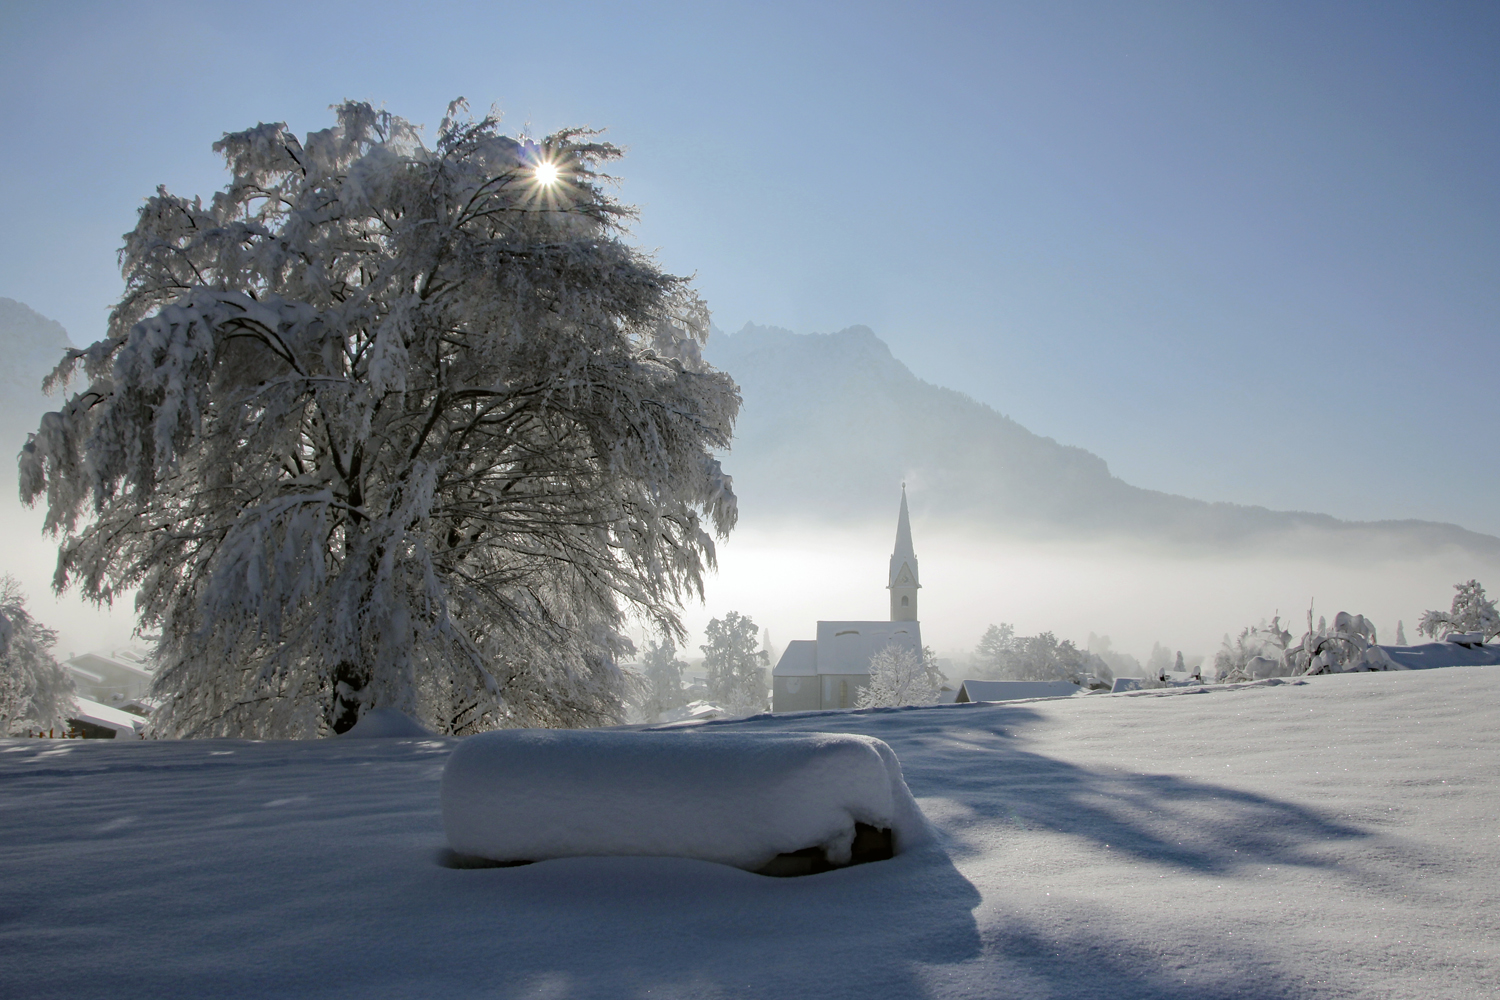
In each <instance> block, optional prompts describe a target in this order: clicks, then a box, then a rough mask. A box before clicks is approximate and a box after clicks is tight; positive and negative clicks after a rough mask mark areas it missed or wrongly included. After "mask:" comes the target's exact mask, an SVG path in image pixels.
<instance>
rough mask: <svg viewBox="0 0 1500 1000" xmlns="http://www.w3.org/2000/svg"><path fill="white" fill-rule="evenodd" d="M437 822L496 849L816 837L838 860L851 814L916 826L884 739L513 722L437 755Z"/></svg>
mask: <svg viewBox="0 0 1500 1000" xmlns="http://www.w3.org/2000/svg"><path fill="white" fill-rule="evenodd" d="M442 804H443V828H444V830H445V831H446V832H447V834H448V844H449V846H450V847H452V848H453V850H455V851H457V852H458V853H460V854H468V855H474V856H477V857H481V858H489V859H491V860H494V861H539V860H543V859H547V858H567V857H578V856H588V855H616V856H619V855H636V856H647V857H651V856H654V857H671V858H699V859H702V860H704V861H717V862H719V863H721V864H726V865H733V866H735V867H736V868H744V869H745V870H747V871H754V870H756V869H758V868H762V867H764V866H765V865H766V864H767V863H768V862H769V861H770V860H771V859H772V858H774V857H776V855H778V854H783V853H788V854H789V853H791V852H794V851H800V850H802V849H803V848H807V847H822V848H823V849H824V853H825V854H826V855H827V857H828V860H829V861H832V862H833V863H834V864H847V863H848V861H849V857H850V847H851V845H852V844H853V843H854V824H855V823H857V822H858V823H868V824H870V825H871V826H873V827H876V828H878V829H882V830H890V831H891V832H892V834H893V835H894V840H895V846H896V850H897V852H900V851H904V850H909V849H911V848H913V847H915V846H917V845H919V844H921V843H922V842H923V841H924V840H926V839H928V829H927V823H926V821H925V820H924V819H923V818H922V814H921V811H920V810H919V809H918V808H917V804H916V803H915V802H913V801H912V797H911V792H910V791H908V790H907V787H906V782H905V781H903V780H902V779H901V765H900V764H899V763H898V762H897V761H896V755H895V754H894V753H892V752H891V748H890V747H888V746H886V745H885V744H884V743H882V742H881V741H880V740H877V739H872V738H870V737H868V736H854V735H849V734H839V733H775V732H769V733H768V732H733V731H731V732H725V731H723V730H722V729H716V728H708V727H699V728H698V729H697V730H696V731H691V732H689V733H686V734H684V733H682V732H620V731H618V730H609V729H572V730H559V729H511V730H501V731H498V732H490V733H482V734H480V735H478V736H473V737H470V738H469V739H466V740H464V741H463V742H462V743H461V744H460V745H459V747H458V749H457V750H455V751H454V752H453V754H452V756H451V757H449V758H448V765H447V767H446V768H445V770H444V772H443V786H442Z"/></svg>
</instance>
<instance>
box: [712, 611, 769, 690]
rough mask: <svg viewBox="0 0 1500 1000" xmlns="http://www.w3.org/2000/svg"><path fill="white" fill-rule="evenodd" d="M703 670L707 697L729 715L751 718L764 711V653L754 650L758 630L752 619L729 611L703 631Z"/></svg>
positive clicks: (758, 636)
mask: <svg viewBox="0 0 1500 1000" xmlns="http://www.w3.org/2000/svg"><path fill="white" fill-rule="evenodd" d="M704 637H705V638H707V639H708V643H707V644H706V645H703V646H700V647H699V648H700V649H702V650H703V669H704V670H705V671H706V672H707V674H708V694H709V697H710V698H711V699H712V700H714V701H715V702H717V703H719V704H720V705H723V706H724V707H725V708H726V709H728V711H729V713H730V714H731V715H754V714H755V713H757V712H764V711H766V709H767V705H766V698H767V687H766V661H767V659H768V656H767V654H766V652H765V650H760V649H756V648H755V647H756V644H757V643H758V642H759V639H760V629H759V628H757V627H756V624H755V622H754V621H752V620H751V619H749V618H747V617H745V616H744V615H742V614H740V613H739V612H738V611H731V612H729V614H727V615H725V616H724V617H723V618H715V619H713V620H711V621H710V622H709V623H708V627H707V628H706V629H705V630H704Z"/></svg>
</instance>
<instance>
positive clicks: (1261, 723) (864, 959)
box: [0, 667, 1500, 1000]
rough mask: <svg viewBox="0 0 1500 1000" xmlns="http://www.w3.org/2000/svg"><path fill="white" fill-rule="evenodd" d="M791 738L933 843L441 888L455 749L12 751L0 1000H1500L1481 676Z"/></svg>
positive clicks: (503, 871)
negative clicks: (852, 860)
mask: <svg viewBox="0 0 1500 1000" xmlns="http://www.w3.org/2000/svg"><path fill="white" fill-rule="evenodd" d="M1199 690H1200V689H1171V690H1166V691H1161V692H1156V691H1151V692H1143V693H1139V694H1130V695H1102V694H1101V695H1089V696H1085V697H1075V698H1067V699H1055V700H1047V701H1035V702H1020V703H1014V702H1013V703H1005V704H979V705H956V706H941V707H935V708H920V709H895V710H890V709H885V710H872V711H868V712H837V713H809V714H806V715H797V716H791V717H781V718H760V719H752V720H746V721H743V722H739V723H728V724H719V723H714V724H709V725H708V726H704V727H700V728H698V729H697V730H696V731H693V730H691V729H690V730H688V731H677V732H669V733H663V734H661V736H662V738H679V739H682V740H684V741H691V740H695V739H701V738H702V737H704V736H709V735H713V734H717V733H727V734H733V733H767V732H772V733H774V732H781V733H798V732H830V731H833V732H846V733H855V734H860V735H868V736H873V737H875V738H877V739H880V740H882V741H884V742H885V743H887V744H889V745H890V746H891V747H892V749H893V750H894V751H895V752H896V754H897V755H898V756H899V758H900V760H901V764H902V771H903V773H904V775H905V780H906V782H907V784H908V785H909V786H910V788H911V790H912V792H913V793H914V795H915V796H916V800H917V802H918V803H919V804H920V805H921V807H922V810H923V812H924V813H925V814H926V816H927V818H928V819H929V820H930V821H931V822H932V824H933V826H934V828H935V830H936V836H935V837H934V838H933V839H932V840H930V841H929V842H928V843H927V844H925V845H922V846H920V847H918V848H916V849H914V850H911V851H905V852H903V853H900V854H898V855H897V856H896V857H895V858H893V859H891V860H889V861H883V862H878V863H875V864H866V865H858V866H854V867H850V868H846V869H841V870H837V871H833V872H828V873H825V874H821V875H814V876H811V877H807V878H789V879H773V878H765V877H762V876H759V875H754V874H751V873H748V872H744V871H741V870H738V869H735V868H732V867H727V866H725V865H719V864H712V863H708V862H704V861H698V860H689V859H681V858H645V857H588V858H566V859H559V860H553V861H545V862H542V863H539V864H533V865H527V866H523V867H516V868H492V869H480V870H455V869H450V868H445V867H442V866H441V865H440V864H439V863H438V862H437V859H436V854H437V853H438V852H439V851H440V850H441V849H442V847H443V845H444V844H445V838H444V833H443V829H442V824H441V818H440V811H439V787H440V781H441V776H442V773H443V768H444V765H445V763H446V761H447V760H448V758H449V757H450V755H451V754H452V752H453V750H454V748H455V747H456V746H457V745H458V743H459V741H455V740H450V739H435V738H431V739H410V740H403V739H384V740H379V739H377V740H343V739H335V740H323V741H316V742H264V743H257V742H250V741H230V740H213V741H209V740H204V741H193V742H181V743H175V742H165V741H163V742H155V741H139V742H117V741H105V740H99V741H70V742H61V741H58V742H52V741H40V740H11V741H4V742H0V885H3V886H4V888H5V893H4V896H3V899H4V904H3V906H0V996H4V997H26V998H49V997H70V998H72V997H137V996H139V997H147V996H151V997H155V996H215V997H246V998H252V997H253V998H266V997H291V996H296V997H351V998H352V997H360V998H363V997H371V996H378V997H431V996H452V997H537V998H554V997H555V998H562V997H567V998H601V1000H603V998H610V1000H614V998H620V997H653V998H655V997H710V998H718V997H725V998H728V997H753V998H761V997H764V998H777V1000H781V998H789V997H790V998H800V997H807V998H819V1000H821V998H835V1000H838V998H846V997H847V998H855V997H859V998H870V997H876V998H882V997H889V998H896V997H900V998H905V997H934V998H950V997H951V998H960V997H964V998H971V997H997V998H998V997H1025V998H1091V997H1099V998H1105V997H1108V998H1134V997H1138V998H1147V997H1149V998H1169V1000H1227V998H1231V997H1245V998H1256V1000H1259V998H1283V997H1284V998H1307V997H1401V998H1422V1000H1426V998H1471V997H1474V998H1478V997H1490V996H1495V995H1500V916H1497V908H1496V901H1497V899H1500V874H1497V873H1500V823H1497V819H1500V781H1497V778H1496V775H1497V774H1500V725H1497V723H1500V710H1497V699H1496V692H1497V690H1500V667H1469V668H1452V669H1446V670H1431V671H1411V672H1390V673H1364V674H1346V675H1334V676H1324V677H1313V678H1308V679H1306V680H1305V681H1304V682H1300V683H1299V682H1284V683H1280V684H1259V685H1252V686H1244V687H1239V688H1234V689H1223V688H1210V689H1208V690H1207V691H1206V693H1196V692H1198V691H1199Z"/></svg>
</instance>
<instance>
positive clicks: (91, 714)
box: [68, 697, 146, 736]
mask: <svg viewBox="0 0 1500 1000" xmlns="http://www.w3.org/2000/svg"><path fill="white" fill-rule="evenodd" d="M73 701H74V702H75V703H76V705H77V708H76V710H75V711H72V712H69V713H68V718H69V719H76V720H77V721H79V722H88V723H91V724H93V725H95V726H103V727H104V728H105V729H113V730H115V731H117V732H119V733H120V734H121V735H122V736H137V735H139V734H140V727H141V726H143V725H144V724H145V722H146V720H145V719H142V718H141V717H140V716H138V715H131V714H130V713H129V712H122V711H120V710H119V709H118V708H111V707H110V706H108V705H103V704H100V703H99V702H97V701H92V700H90V699H88V698H78V697H75V698H74V699H73Z"/></svg>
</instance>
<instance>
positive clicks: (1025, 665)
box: [975, 624, 1114, 683]
mask: <svg viewBox="0 0 1500 1000" xmlns="http://www.w3.org/2000/svg"><path fill="white" fill-rule="evenodd" d="M975 661H976V662H975V666H976V668H977V669H978V671H979V672H980V673H981V674H982V675H983V676H985V677H992V678H1006V679H1009V680H1017V681H1056V680H1071V681H1074V682H1076V683H1083V682H1084V680H1085V679H1086V678H1088V677H1089V676H1090V675H1092V676H1094V677H1097V678H1099V679H1101V680H1102V681H1104V682H1105V683H1108V681H1109V680H1110V679H1111V678H1112V677H1113V676H1114V675H1113V673H1112V672H1111V670H1110V668H1109V665H1108V664H1107V663H1105V662H1104V660H1103V659H1102V658H1100V657H1099V656H1096V655H1094V654H1093V653H1087V652H1084V651H1083V650H1081V649H1079V648H1078V647H1077V646H1075V645H1073V642H1072V640H1070V639H1063V640H1061V641H1059V640H1058V638H1057V637H1056V636H1055V635H1053V634H1052V633H1051V632H1042V633H1040V634H1039V635H1016V630H1015V628H1014V626H1011V625H1007V624H1001V625H991V626H990V627H989V628H988V629H986V630H985V633H984V636H983V637H982V638H981V639H980V640H979V646H978V648H977V649H976V650H975Z"/></svg>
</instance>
